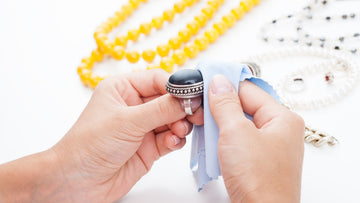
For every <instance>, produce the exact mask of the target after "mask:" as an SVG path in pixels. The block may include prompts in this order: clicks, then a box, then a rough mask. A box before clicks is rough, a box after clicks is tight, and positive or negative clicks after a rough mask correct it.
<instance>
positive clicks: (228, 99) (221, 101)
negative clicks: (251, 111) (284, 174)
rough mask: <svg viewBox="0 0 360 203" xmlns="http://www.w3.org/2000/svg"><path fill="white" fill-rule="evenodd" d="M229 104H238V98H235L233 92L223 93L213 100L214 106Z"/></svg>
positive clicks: (219, 106)
mask: <svg viewBox="0 0 360 203" xmlns="http://www.w3.org/2000/svg"><path fill="white" fill-rule="evenodd" d="M230 104H237V105H239V104H240V102H239V99H238V98H236V96H234V95H233V94H225V95H223V96H222V97H221V98H218V99H217V100H216V101H215V108H222V107H224V106H228V105H230Z"/></svg>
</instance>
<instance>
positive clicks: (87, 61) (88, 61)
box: [81, 57, 95, 66]
mask: <svg viewBox="0 0 360 203" xmlns="http://www.w3.org/2000/svg"><path fill="white" fill-rule="evenodd" d="M94 62H95V60H94V59H93V58H92V57H85V58H83V59H82V60H81V63H85V64H87V65H88V66H92V65H94Z"/></svg>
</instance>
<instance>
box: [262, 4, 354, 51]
mask: <svg viewBox="0 0 360 203" xmlns="http://www.w3.org/2000/svg"><path fill="white" fill-rule="evenodd" d="M331 2H332V1H330V0H323V1H319V0H314V1H312V2H311V3H310V4H309V5H307V6H306V7H304V8H303V10H301V11H300V12H297V13H295V14H289V15H286V16H283V17H280V18H277V19H274V20H272V21H271V22H270V23H267V24H265V25H264V26H263V28H262V30H261V37H262V39H263V41H265V42H276V43H280V44H284V43H288V44H290V45H306V46H308V47H312V46H318V47H322V48H328V49H333V50H337V51H338V50H344V51H347V52H350V53H352V54H360V48H359V47H356V46H355V45H354V42H356V41H359V40H360V32H354V33H348V34H345V35H340V36H338V37H335V38H327V37H325V36H323V35H320V36H313V35H311V34H310V33H309V32H307V31H305V28H304V22H310V21H314V20H316V19H318V20H322V21H323V22H324V23H325V24H329V23H330V22H332V21H334V20H336V19H337V20H341V21H340V22H344V21H345V20H353V21H354V20H355V19H357V18H358V17H357V16H358V15H360V12H359V13H355V12H350V13H348V14H342V15H334V16H331V15H326V16H323V17H316V16H314V14H315V12H314V11H316V10H319V9H323V8H325V7H326V6H327V5H329V3H331ZM288 21H295V22H293V23H292V24H295V33H296V34H295V35H294V36H279V35H275V34H272V33H271V32H270V31H271V29H273V30H276V29H277V30H278V27H277V26H279V23H285V22H288Z"/></svg>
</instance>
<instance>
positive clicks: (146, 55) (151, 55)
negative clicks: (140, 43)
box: [142, 49, 156, 63]
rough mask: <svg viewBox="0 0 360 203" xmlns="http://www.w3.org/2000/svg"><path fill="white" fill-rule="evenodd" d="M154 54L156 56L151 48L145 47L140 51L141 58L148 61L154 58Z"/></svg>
mask: <svg viewBox="0 0 360 203" xmlns="http://www.w3.org/2000/svg"><path fill="white" fill-rule="evenodd" d="M155 56H156V52H155V51H154V50H152V49H147V50H145V51H143V53H142V57H143V59H144V60H145V61H147V62H149V63H150V62H152V61H153V60H154V58H155Z"/></svg>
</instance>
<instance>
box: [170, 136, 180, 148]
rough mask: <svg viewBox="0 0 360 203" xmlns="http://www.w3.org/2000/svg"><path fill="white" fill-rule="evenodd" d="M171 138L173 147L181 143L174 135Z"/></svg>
mask: <svg viewBox="0 0 360 203" xmlns="http://www.w3.org/2000/svg"><path fill="white" fill-rule="evenodd" d="M172 138H173V140H174V146H176V145H178V144H179V143H180V142H181V140H180V138H179V137H178V136H176V135H173V136H172Z"/></svg>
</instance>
